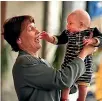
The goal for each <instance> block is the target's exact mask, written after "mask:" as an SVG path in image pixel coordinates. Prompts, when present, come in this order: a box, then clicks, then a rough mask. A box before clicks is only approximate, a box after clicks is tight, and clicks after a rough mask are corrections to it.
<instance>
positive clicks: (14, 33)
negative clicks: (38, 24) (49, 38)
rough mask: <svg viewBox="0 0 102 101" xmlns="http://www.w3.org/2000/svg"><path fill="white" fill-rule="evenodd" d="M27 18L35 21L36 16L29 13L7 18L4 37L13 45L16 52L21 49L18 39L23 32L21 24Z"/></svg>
mask: <svg viewBox="0 0 102 101" xmlns="http://www.w3.org/2000/svg"><path fill="white" fill-rule="evenodd" d="M25 20H29V21H30V22H33V23H34V18H33V17H32V16H29V15H23V16H15V17H12V18H10V19H7V20H6V21H5V23H4V25H3V28H4V32H3V34H4V39H5V40H6V41H7V42H8V43H9V44H10V45H11V47H12V50H14V51H15V52H17V51H19V47H18V44H17V42H16V41H17V39H18V38H19V36H20V33H21V25H22V23H23V22H24V21H25Z"/></svg>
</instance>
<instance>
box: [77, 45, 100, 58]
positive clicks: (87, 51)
mask: <svg viewBox="0 0 102 101" xmlns="http://www.w3.org/2000/svg"><path fill="white" fill-rule="evenodd" d="M97 49H98V48H97V47H94V46H93V45H86V46H84V47H83V49H82V51H81V52H80V54H79V55H78V57H81V58H82V59H85V57H86V56H87V55H90V54H93V53H94V52H95V51H96V50H97Z"/></svg>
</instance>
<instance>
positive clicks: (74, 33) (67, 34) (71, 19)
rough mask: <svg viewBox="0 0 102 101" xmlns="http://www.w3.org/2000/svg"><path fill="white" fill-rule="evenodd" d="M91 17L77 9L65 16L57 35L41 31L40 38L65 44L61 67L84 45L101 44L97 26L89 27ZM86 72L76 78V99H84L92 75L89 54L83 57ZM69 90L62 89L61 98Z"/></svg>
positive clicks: (64, 96) (63, 97)
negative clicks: (61, 28) (64, 23)
mask: <svg viewBox="0 0 102 101" xmlns="http://www.w3.org/2000/svg"><path fill="white" fill-rule="evenodd" d="M90 23H91V19H90V16H89V14H88V13H87V12H86V11H84V10H82V9H77V10H75V11H73V12H72V13H70V14H69V15H68V17H67V26H66V27H67V28H66V29H65V30H64V31H63V32H62V33H61V35H59V36H55V35H54V36H50V35H49V34H47V32H45V31H43V32H42V33H41V36H40V37H41V39H44V40H46V41H48V42H50V43H53V44H57V45H60V44H66V43H67V47H66V53H65V57H64V63H63V64H62V65H63V68H65V64H67V63H69V62H71V61H72V60H73V59H74V58H75V57H77V56H78V54H79V52H80V51H81V50H82V48H83V46H84V45H88V44H91V45H94V46H95V47H99V46H102V34H101V33H100V32H99V30H98V29H97V28H90ZM84 62H85V66H86V72H85V73H84V74H83V75H82V76H81V77H80V78H78V80H77V81H76V83H77V84H78V90H79V96H78V99H77V101H85V99H86V95H87V88H88V86H89V84H90V81H91V77H92V56H91V55H89V56H87V57H86V59H85V61H84ZM69 92H70V87H69V88H65V90H63V91H62V96H61V100H62V101H67V100H68V95H69Z"/></svg>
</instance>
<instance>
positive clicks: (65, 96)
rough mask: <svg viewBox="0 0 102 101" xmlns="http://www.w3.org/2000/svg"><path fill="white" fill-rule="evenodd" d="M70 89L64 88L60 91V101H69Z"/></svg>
mask: <svg viewBox="0 0 102 101" xmlns="http://www.w3.org/2000/svg"><path fill="white" fill-rule="evenodd" d="M69 92H70V88H66V89H64V90H63V91H62V95H61V101H69Z"/></svg>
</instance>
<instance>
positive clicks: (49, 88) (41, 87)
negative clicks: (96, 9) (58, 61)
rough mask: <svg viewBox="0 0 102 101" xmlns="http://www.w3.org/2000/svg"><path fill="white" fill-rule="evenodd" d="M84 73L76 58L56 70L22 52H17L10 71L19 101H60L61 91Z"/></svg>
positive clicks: (39, 59) (82, 63)
mask: <svg viewBox="0 0 102 101" xmlns="http://www.w3.org/2000/svg"><path fill="white" fill-rule="evenodd" d="M84 72H85V66H84V62H83V61H82V60H81V59H80V58H78V57H77V58H76V59H74V60H73V62H72V63H69V64H66V67H65V68H61V69H60V70H56V69H55V68H53V67H52V66H51V65H50V64H49V63H47V62H46V61H45V60H44V59H41V58H35V57H33V56H31V55H30V54H28V53H26V52H24V51H20V52H19V55H18V57H17V59H16V62H15V64H14V67H13V70H12V73H13V79H14V86H15V90H16V93H17V96H18V99H19V101H60V95H61V90H62V89H65V88H68V87H71V86H72V85H73V83H75V81H76V80H77V79H78V78H79V77H80V76H81V75H82V74H83V73H84Z"/></svg>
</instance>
